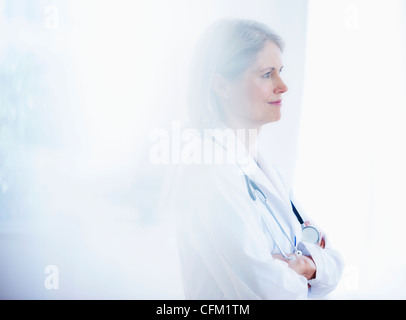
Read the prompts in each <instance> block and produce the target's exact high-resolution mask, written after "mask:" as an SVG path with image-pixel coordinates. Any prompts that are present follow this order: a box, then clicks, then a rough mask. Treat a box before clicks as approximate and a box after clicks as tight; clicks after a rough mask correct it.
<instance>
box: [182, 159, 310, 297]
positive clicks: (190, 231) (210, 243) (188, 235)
mask: <svg viewBox="0 0 406 320" xmlns="http://www.w3.org/2000/svg"><path fill="white" fill-rule="evenodd" d="M233 170H235V168H232V167H230V166H217V167H216V168H215V166H204V167H202V170H193V169H192V168H191V169H187V168H186V170H184V171H183V173H182V174H181V176H180V181H181V184H182V188H181V189H178V190H181V191H180V193H181V194H182V197H181V198H183V202H182V209H181V210H180V211H179V213H180V214H179V220H178V225H179V226H180V227H179V239H180V241H181V243H180V245H181V246H182V242H187V245H186V247H187V248H189V249H188V250H192V251H193V253H197V255H198V256H199V258H200V259H201V260H202V261H203V263H202V266H200V267H201V268H207V269H209V272H210V274H211V275H212V276H213V278H214V279H215V282H216V284H217V286H218V288H219V290H221V291H222V293H223V294H224V297H225V298H226V299H305V298H307V294H308V287H307V279H306V278H305V277H303V276H300V275H298V274H297V273H296V272H294V271H293V270H292V269H290V268H289V267H288V265H287V263H285V262H283V261H280V260H277V259H274V258H273V257H272V255H271V250H270V247H269V243H268V239H267V238H266V236H265V234H264V231H263V226H262V221H261V219H260V216H259V213H258V212H257V210H256V208H257V207H256V205H255V203H254V202H253V201H252V200H251V198H250V197H249V195H248V193H247V192H246V188H242V187H241V186H242V184H244V183H245V182H244V176H241V175H239V174H238V171H237V170H235V171H233ZM244 186H245V185H244ZM184 257H185V259H187V257H190V252H185V253H184ZM192 266H194V267H193V268H194V269H191V268H192ZM186 268H187V271H186V272H188V273H195V276H196V277H199V274H198V271H199V266H196V263H193V262H191V261H189V263H186ZM184 272H185V271H184ZM207 298H210V297H207Z"/></svg>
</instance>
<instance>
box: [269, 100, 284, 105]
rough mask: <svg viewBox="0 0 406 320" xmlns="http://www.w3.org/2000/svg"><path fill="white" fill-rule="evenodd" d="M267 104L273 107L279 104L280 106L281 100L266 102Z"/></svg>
mask: <svg viewBox="0 0 406 320" xmlns="http://www.w3.org/2000/svg"><path fill="white" fill-rule="evenodd" d="M268 103H269V104H273V105H280V104H282V100H277V101H272V102H268Z"/></svg>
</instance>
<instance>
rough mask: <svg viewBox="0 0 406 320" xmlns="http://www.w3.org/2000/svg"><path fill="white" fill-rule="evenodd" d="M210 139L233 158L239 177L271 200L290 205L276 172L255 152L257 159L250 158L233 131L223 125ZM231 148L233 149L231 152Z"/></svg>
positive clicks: (214, 131) (214, 130) (213, 132)
mask: <svg viewBox="0 0 406 320" xmlns="http://www.w3.org/2000/svg"><path fill="white" fill-rule="evenodd" d="M212 138H213V140H214V141H216V142H217V143H218V144H219V145H221V146H222V147H223V148H224V150H225V151H226V153H227V156H228V157H235V160H236V164H237V165H238V167H239V169H240V174H241V175H246V176H248V178H250V179H251V180H252V181H254V182H255V183H256V184H257V185H258V186H259V187H260V188H261V189H264V191H265V190H266V191H268V192H269V193H270V194H271V196H272V198H273V199H276V201H280V202H281V203H282V204H283V205H284V206H286V205H288V206H289V205H290V200H289V197H288V196H287V195H286V192H284V191H283V189H284V187H283V184H282V183H281V181H280V178H279V176H278V174H277V173H276V171H275V170H274V169H273V168H271V167H269V166H267V165H266V162H265V160H264V158H263V157H262V156H261V155H259V154H258V152H257V151H256V152H254V157H255V156H256V158H257V159H255V158H254V157H253V156H251V155H250V154H249V152H248V150H247V149H246V148H245V145H244V144H243V142H242V141H241V140H240V139H239V138H238V137H237V135H236V134H235V132H234V130H232V129H230V128H228V127H226V126H225V125H223V126H221V127H219V128H217V129H213V131H212ZM230 146H231V148H230ZM232 148H235V149H234V150H232ZM257 161H258V162H257ZM258 163H259V165H258Z"/></svg>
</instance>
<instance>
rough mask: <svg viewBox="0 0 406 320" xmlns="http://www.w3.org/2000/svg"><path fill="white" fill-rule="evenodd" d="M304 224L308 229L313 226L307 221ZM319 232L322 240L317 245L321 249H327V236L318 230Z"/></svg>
mask: <svg viewBox="0 0 406 320" xmlns="http://www.w3.org/2000/svg"><path fill="white" fill-rule="evenodd" d="M304 224H305V226H306V227H308V226H311V225H312V224H311V222H310V221H306V222H305V223H304ZM317 230H318V229H317ZM318 231H319V235H320V237H319V238H320V240H319V242H318V243H317V245H318V246H319V247H320V248H322V249H325V247H326V240H325V235H324V234H323V233H321V232H320V230H318Z"/></svg>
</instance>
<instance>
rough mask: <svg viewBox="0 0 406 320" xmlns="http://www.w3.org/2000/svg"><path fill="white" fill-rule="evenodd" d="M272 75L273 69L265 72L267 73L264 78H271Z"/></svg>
mask: <svg viewBox="0 0 406 320" xmlns="http://www.w3.org/2000/svg"><path fill="white" fill-rule="evenodd" d="M270 77H272V73H271V71H269V72H267V73H265V74H264V75H263V76H262V78H266V79H269V78H270Z"/></svg>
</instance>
